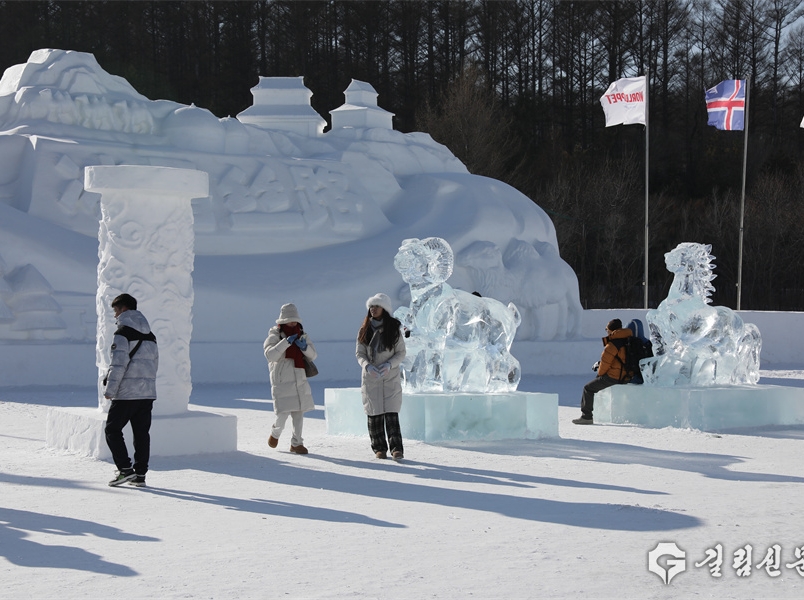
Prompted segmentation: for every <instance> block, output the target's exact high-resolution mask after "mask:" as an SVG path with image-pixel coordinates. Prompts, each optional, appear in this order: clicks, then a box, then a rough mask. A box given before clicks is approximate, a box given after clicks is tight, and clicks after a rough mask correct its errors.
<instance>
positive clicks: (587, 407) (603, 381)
mask: <svg viewBox="0 0 804 600" xmlns="http://www.w3.org/2000/svg"><path fill="white" fill-rule="evenodd" d="M618 383H620V382H619V381H617V380H616V379H612V378H611V377H607V376H606V375H603V377H595V378H594V379H593V380H592V381H590V382H589V383H587V384H586V385H585V386H583V395H582V396H581V413H582V414H583V416H584V417H586V418H587V419H591V418H592V410H593V409H594V408H595V393H596V392H599V391H600V390H605V389H606V388H607V387H611V386H613V385H617V384H618Z"/></svg>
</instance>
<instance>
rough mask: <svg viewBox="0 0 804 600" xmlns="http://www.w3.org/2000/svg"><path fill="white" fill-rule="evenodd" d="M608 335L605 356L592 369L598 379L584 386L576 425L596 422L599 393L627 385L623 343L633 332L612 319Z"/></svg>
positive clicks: (604, 343) (607, 329)
mask: <svg viewBox="0 0 804 600" xmlns="http://www.w3.org/2000/svg"><path fill="white" fill-rule="evenodd" d="M606 334H607V335H606V337H604V338H603V354H601V355H600V360H599V361H598V362H596V363H595V364H594V366H593V367H592V369H593V370H595V371H597V377H595V378H594V379H593V380H592V381H590V382H589V383H587V384H586V385H585V386H583V394H582V396H581V417H580V418H578V419H573V420H572V422H573V423H575V424H576V425H592V424H593V423H594V422H595V421H594V419H593V418H592V410H593V408H594V405H595V394H596V393H597V392H599V391H600V390H604V389H606V388H607V387H611V386H613V385H617V384H618V383H626V380H627V373H626V371H625V347H624V344H623V342H624V341H625V340H626V339H627V338H629V337H631V336H632V335H633V332H632V331H631V330H630V329H628V328H626V329H623V323H622V321H620V319H612V320H611V321H609V323H608V325H606Z"/></svg>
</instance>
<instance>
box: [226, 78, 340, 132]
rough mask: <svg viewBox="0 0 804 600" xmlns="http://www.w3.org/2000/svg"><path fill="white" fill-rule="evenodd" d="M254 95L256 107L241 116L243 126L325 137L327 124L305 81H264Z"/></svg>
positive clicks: (256, 88) (281, 79)
mask: <svg viewBox="0 0 804 600" xmlns="http://www.w3.org/2000/svg"><path fill="white" fill-rule="evenodd" d="M251 94H252V95H253V96H254V104H253V105H252V106H250V107H248V108H247V109H246V110H244V111H243V112H241V113H240V114H238V115H237V119H238V120H239V121H240V122H241V123H246V124H248V125H254V126H255V127H260V128H262V129H278V130H281V131H289V132H291V133H297V134H299V135H305V136H309V137H315V136H319V135H321V134H322V133H324V127H325V126H326V124H327V122H326V121H325V120H324V118H323V117H322V116H321V115H319V114H318V113H317V112H315V110H314V109H313V107H312V106H311V105H310V98H312V97H313V92H311V91H310V90H309V89H308V88H307V87H306V86H305V85H304V77H260V81H259V83H258V84H257V85H256V86H254V87H253V88H251Z"/></svg>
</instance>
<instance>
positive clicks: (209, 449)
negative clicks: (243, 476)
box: [45, 408, 237, 460]
mask: <svg viewBox="0 0 804 600" xmlns="http://www.w3.org/2000/svg"><path fill="white" fill-rule="evenodd" d="M105 426H106V413H104V412H101V411H100V410H99V409H97V408H51V409H49V410H48V413H47V427H46V432H45V440H46V442H47V445H48V447H50V448H57V449H60V450H69V451H70V452H75V453H77V454H81V455H83V456H91V457H94V458H98V459H100V460H110V459H111V458H112V453H111V452H109V447H108V446H107V445H106V435H105V434H104V427H105ZM123 437H124V438H125V440H126V446H128V453H129V456H131V457H132V458H133V457H134V445H133V443H132V438H131V427H130V426H126V427H125V428H124V429H123ZM235 451H237V417H236V416H234V415H226V414H220V413H211V412H206V411H198V410H188V411H186V412H184V413H180V414H177V415H153V419H152V421H151V456H182V455H189V454H217V453H221V452H235Z"/></svg>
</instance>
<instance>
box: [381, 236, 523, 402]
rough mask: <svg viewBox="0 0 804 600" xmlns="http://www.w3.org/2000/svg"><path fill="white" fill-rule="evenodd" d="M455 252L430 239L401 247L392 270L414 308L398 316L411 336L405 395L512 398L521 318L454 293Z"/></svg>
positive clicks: (510, 309) (503, 308) (398, 312)
mask: <svg viewBox="0 0 804 600" xmlns="http://www.w3.org/2000/svg"><path fill="white" fill-rule="evenodd" d="M453 261H454V258H453V253H452V248H450V246H449V244H448V243H447V241H446V240H444V239H441V238H437V237H431V238H426V239H423V240H419V239H408V240H405V241H403V242H402V246H401V247H400V248H399V252H398V253H397V255H396V257H395V258H394V267H395V268H396V270H397V271H399V273H400V275H402V279H404V280H405V282H406V283H407V284H408V285H409V286H410V297H411V303H410V306H409V307H407V306H403V307H400V308H398V309H397V310H396V312H395V313H394V316H395V317H396V318H397V319H399V320H400V321H401V322H402V325H403V326H404V327H405V329H406V330H408V332H409V333H410V336H409V337H408V338H407V340H406V344H407V350H408V351H407V357H406V359H405V362H404V363H403V364H402V375H403V381H404V389H405V391H406V392H407V393H417V392H421V393H423V392H434V391H435V392H442V391H450V392H480V393H494V392H510V391H514V390H516V387H517V385H518V384H519V379H520V377H521V370H520V366H519V361H518V360H517V359H516V358H514V357H513V356H512V355H511V352H510V350H511V343H512V342H513V341H514V336H515V335H516V328H517V327H518V326H519V324H520V323H521V317H520V315H519V311H518V310H517V308H516V306H514V305H513V304H509V305H508V306H505V305H504V304H503V303H502V302H500V301H498V300H495V299H493V298H483V297H480V296H479V295H476V294H470V293H469V292H465V291H463V290H455V289H453V288H452V287H451V286H450V285H449V284H447V283H446V280H447V279H448V278H449V276H450V275H451V274H452V268H453Z"/></svg>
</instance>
